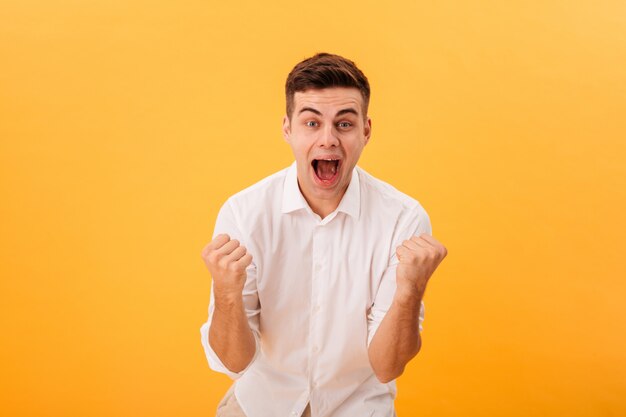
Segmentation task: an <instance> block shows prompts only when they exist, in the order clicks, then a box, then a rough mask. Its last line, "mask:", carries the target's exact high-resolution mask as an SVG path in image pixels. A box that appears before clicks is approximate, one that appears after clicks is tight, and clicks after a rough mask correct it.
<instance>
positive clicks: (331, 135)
mask: <svg viewBox="0 0 626 417" xmlns="http://www.w3.org/2000/svg"><path fill="white" fill-rule="evenodd" d="M320 134H321V136H320V138H319V140H318V145H319V146H320V147H323V148H331V147H333V146H339V138H338V137H337V131H336V130H335V127H334V126H333V125H332V124H327V125H326V127H325V129H322V130H321V131H320Z"/></svg>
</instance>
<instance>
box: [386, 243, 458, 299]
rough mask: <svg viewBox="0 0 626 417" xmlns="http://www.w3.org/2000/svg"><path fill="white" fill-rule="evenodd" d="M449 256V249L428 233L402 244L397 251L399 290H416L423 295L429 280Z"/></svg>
mask: <svg viewBox="0 0 626 417" xmlns="http://www.w3.org/2000/svg"><path fill="white" fill-rule="evenodd" d="M447 254H448V251H447V249H446V248H445V247H444V246H443V245H442V244H441V243H439V241H437V239H435V238H434V237H432V236H430V235H428V234H426V233H422V234H420V235H419V236H413V237H411V239H409V240H405V241H404V242H402V245H401V246H398V248H397V249H396V255H397V256H398V261H400V263H399V264H398V267H397V269H396V284H397V288H398V290H399V291H404V290H408V291H413V290H416V291H417V292H418V293H419V294H420V295H423V294H424V291H425V290H426V284H427V283H428V280H429V278H430V277H431V275H432V274H433V272H435V269H437V267H438V266H439V264H440V263H441V261H442V260H443V258H445V257H446V255H447Z"/></svg>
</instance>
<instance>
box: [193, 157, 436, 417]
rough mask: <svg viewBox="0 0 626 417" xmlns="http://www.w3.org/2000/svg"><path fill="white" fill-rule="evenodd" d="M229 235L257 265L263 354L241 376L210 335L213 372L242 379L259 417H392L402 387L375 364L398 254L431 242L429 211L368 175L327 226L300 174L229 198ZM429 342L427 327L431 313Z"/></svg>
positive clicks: (284, 174)
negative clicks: (424, 237) (408, 242)
mask: <svg viewBox="0 0 626 417" xmlns="http://www.w3.org/2000/svg"><path fill="white" fill-rule="evenodd" d="M220 233H227V234H228V235H230V237H231V238H232V239H238V240H239V241H240V242H241V243H242V244H243V245H244V246H245V247H246V248H247V249H248V251H249V252H250V254H251V255H252V257H253V259H252V264H251V265H250V266H249V267H248V268H247V274H248V276H247V280H246V283H245V287H244V291H243V299H244V305H245V309H246V312H247V316H248V322H249V324H250V328H251V329H252V332H253V334H254V337H255V340H256V353H255V356H254V358H253V359H252V361H251V362H250V364H249V365H248V366H247V368H246V369H244V370H243V371H241V372H239V373H234V372H231V371H230V370H229V369H227V368H226V367H225V366H224V364H223V363H222V362H221V361H220V359H219V357H218V356H217V355H216V354H215V352H214V351H213V350H212V349H211V346H210V345H209V342H208V336H209V326H210V324H211V318H212V315H213V310H214V297H213V288H211V296H210V303H209V318H208V321H207V323H205V324H204V325H203V326H202V328H201V336H202V345H203V346H204V350H205V353H206V356H207V359H208V362H209V366H210V367H211V369H213V370H215V371H217V372H222V373H224V374H226V375H228V376H230V377H231V378H232V379H235V380H236V382H235V396H236V398H237V400H238V402H239V404H240V406H241V408H242V409H243V411H244V413H245V414H246V416H248V417H276V416H280V417H283V416H300V415H301V414H302V412H303V411H304V409H305V407H306V405H307V403H309V402H310V404H311V412H312V415H313V416H315V417H327V416H332V417H355V416H358V417H366V416H367V417H373V416H374V417H391V416H394V415H395V411H394V405H393V401H394V398H395V396H396V385H395V381H391V382H389V383H387V384H383V383H381V382H380V381H379V380H378V379H377V378H376V376H375V375H374V371H373V370H372V368H371V365H370V363H369V358H368V354H367V348H368V346H369V343H370V341H371V340H372V337H373V336H374V333H375V332H376V329H377V328H378V325H379V324H380V322H381V320H382V319H383V317H384V316H385V313H386V312H387V310H388V309H389V307H390V305H391V302H392V300H393V296H394V293H395V289H396V276H395V275H396V266H397V264H398V259H397V257H396V255H395V251H396V247H397V246H400V245H401V244H402V241H403V240H405V239H409V238H410V237H411V236H413V235H419V234H420V233H428V234H432V230H431V225H430V219H429V217H428V215H427V213H426V211H425V210H424V208H423V207H422V206H421V205H420V203H419V202H418V201H417V200H415V199H413V198H411V197H409V196H407V195H405V194H403V193H401V192H400V191H398V190H396V189H395V188H393V187H392V186H391V185H389V184H387V183H385V182H383V181H380V180H378V179H376V178H374V177H373V176H371V175H370V174H368V173H367V172H365V171H364V170H363V169H361V168H360V167H358V166H357V167H355V168H354V170H353V172H352V179H351V181H350V185H349V186H348V188H347V190H346V193H345V194H344V196H343V198H342V200H341V202H340V204H339V206H338V207H337V209H336V210H335V211H333V212H332V213H331V214H329V215H328V216H327V217H325V218H324V219H321V218H320V216H318V215H317V214H315V213H314V212H313V211H312V210H311V208H310V207H309V205H308V204H307V202H306V200H305V199H304V197H303V196H302V194H301V192H300V189H299V187H298V182H297V173H296V162H293V163H292V164H291V166H290V167H288V168H285V169H283V170H281V171H279V172H277V173H275V174H273V175H271V176H269V177H267V178H265V179H263V180H261V181H260V182H258V183H256V184H254V185H252V186H251V187H248V188H246V189H245V190H243V191H241V192H239V193H237V194H235V195H233V196H232V197H230V198H229V199H228V200H227V201H226V203H225V204H224V205H223V206H222V208H221V209H220V212H219V214H218V216H217V221H216V224H215V230H214V235H213V236H214V237H215V236H216V235H218V234H220ZM420 307H421V308H420V316H419V331H420V332H421V331H422V321H423V320H424V303H423V302H422V304H421V306H420Z"/></svg>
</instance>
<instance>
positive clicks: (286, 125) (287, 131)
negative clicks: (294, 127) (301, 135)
mask: <svg viewBox="0 0 626 417" xmlns="http://www.w3.org/2000/svg"><path fill="white" fill-rule="evenodd" d="M290 136H291V123H290V122H289V117H287V115H285V117H283V138H284V139H285V141H286V142H289V137H290Z"/></svg>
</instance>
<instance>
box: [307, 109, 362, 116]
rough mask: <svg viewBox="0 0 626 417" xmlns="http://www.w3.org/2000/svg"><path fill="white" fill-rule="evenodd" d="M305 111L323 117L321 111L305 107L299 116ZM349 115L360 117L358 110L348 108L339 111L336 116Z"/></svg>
mask: <svg viewBox="0 0 626 417" xmlns="http://www.w3.org/2000/svg"><path fill="white" fill-rule="evenodd" d="M305 111H310V112H311V113H315V114H317V115H318V116H321V115H322V112H321V111H319V110H317V109H314V108H313V107H303V108H301V109H300V111H299V112H298V114H301V113H303V112H305ZM348 113H352V114H354V115H355V116H358V115H359V113H358V112H357V111H356V110H354V109H353V108H352V107H348V108H346V109H341V110H339V111H338V112H337V114H336V115H335V117H337V116H342V115H344V114H348Z"/></svg>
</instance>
